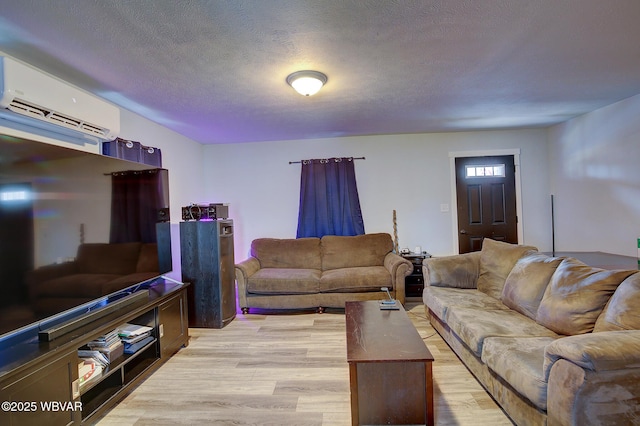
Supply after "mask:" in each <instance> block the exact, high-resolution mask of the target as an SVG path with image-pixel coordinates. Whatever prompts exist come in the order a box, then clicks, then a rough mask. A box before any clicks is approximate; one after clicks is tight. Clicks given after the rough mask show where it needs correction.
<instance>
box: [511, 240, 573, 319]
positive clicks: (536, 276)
mask: <svg viewBox="0 0 640 426" xmlns="http://www.w3.org/2000/svg"><path fill="white" fill-rule="evenodd" d="M560 262H562V258H560V257H549V256H547V255H545V254H542V253H530V254H527V255H525V256H523V257H522V258H520V259H518V261H517V262H516V264H515V266H514V267H513V269H512V270H511V272H510V273H509V275H508V276H507V279H506V281H505V283H504V288H503V289H502V297H501V300H502V303H504V304H505V305H507V306H508V307H510V308H511V309H513V310H515V311H518V312H520V313H521V314H523V315H526V316H528V317H529V318H531V319H535V318H536V313H537V312H538V306H539V305H540V301H541V300H542V296H543V295H544V292H545V290H546V289H547V285H549V280H550V279H551V276H552V275H553V273H554V272H555V271H556V268H557V267H558V265H560Z"/></svg>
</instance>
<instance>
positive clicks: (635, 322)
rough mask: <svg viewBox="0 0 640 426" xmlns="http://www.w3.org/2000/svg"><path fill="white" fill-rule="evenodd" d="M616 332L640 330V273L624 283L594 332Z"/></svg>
mask: <svg viewBox="0 0 640 426" xmlns="http://www.w3.org/2000/svg"><path fill="white" fill-rule="evenodd" d="M614 330H640V273H635V274H633V275H631V276H630V277H629V278H627V279H626V280H624V281H622V284H620V285H619V286H618V288H617V289H616V291H615V293H613V296H611V299H609V302H608V303H607V305H606V306H605V308H604V311H603V312H602V313H601V314H600V316H599V317H598V320H597V321H596V325H595V327H594V328H593V331H594V332H597V331H614Z"/></svg>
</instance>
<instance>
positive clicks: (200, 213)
mask: <svg viewBox="0 0 640 426" xmlns="http://www.w3.org/2000/svg"><path fill="white" fill-rule="evenodd" d="M228 218H229V206H228V205H226V204H221V203H215V204H213V203H212V204H191V205H189V206H186V207H183V208H182V220H185V221H188V220H218V219H228Z"/></svg>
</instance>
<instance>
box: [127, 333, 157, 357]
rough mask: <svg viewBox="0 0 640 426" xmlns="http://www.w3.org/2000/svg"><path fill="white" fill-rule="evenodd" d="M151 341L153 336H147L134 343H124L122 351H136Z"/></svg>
mask: <svg viewBox="0 0 640 426" xmlns="http://www.w3.org/2000/svg"><path fill="white" fill-rule="evenodd" d="M151 342H153V336H147V337H145V338H144V339H142V340H140V341H138V342H136V343H132V344H129V343H125V344H124V353H125V354H134V353H136V352H138V351H139V350H140V349H142V348H143V347H144V346H146V345H148V344H149V343H151Z"/></svg>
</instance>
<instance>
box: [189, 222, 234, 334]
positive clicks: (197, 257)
mask: <svg viewBox="0 0 640 426" xmlns="http://www.w3.org/2000/svg"><path fill="white" fill-rule="evenodd" d="M180 254H181V266H182V280H183V281H184V282H189V283H191V285H190V286H189V287H188V293H187V294H188V307H189V309H188V312H189V327H201V328H222V327H224V326H225V325H227V324H228V323H229V322H231V321H232V320H233V319H234V318H235V316H236V288H235V269H234V268H235V262H234V257H233V220H231V219H227V220H202V221H187V222H180Z"/></svg>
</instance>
